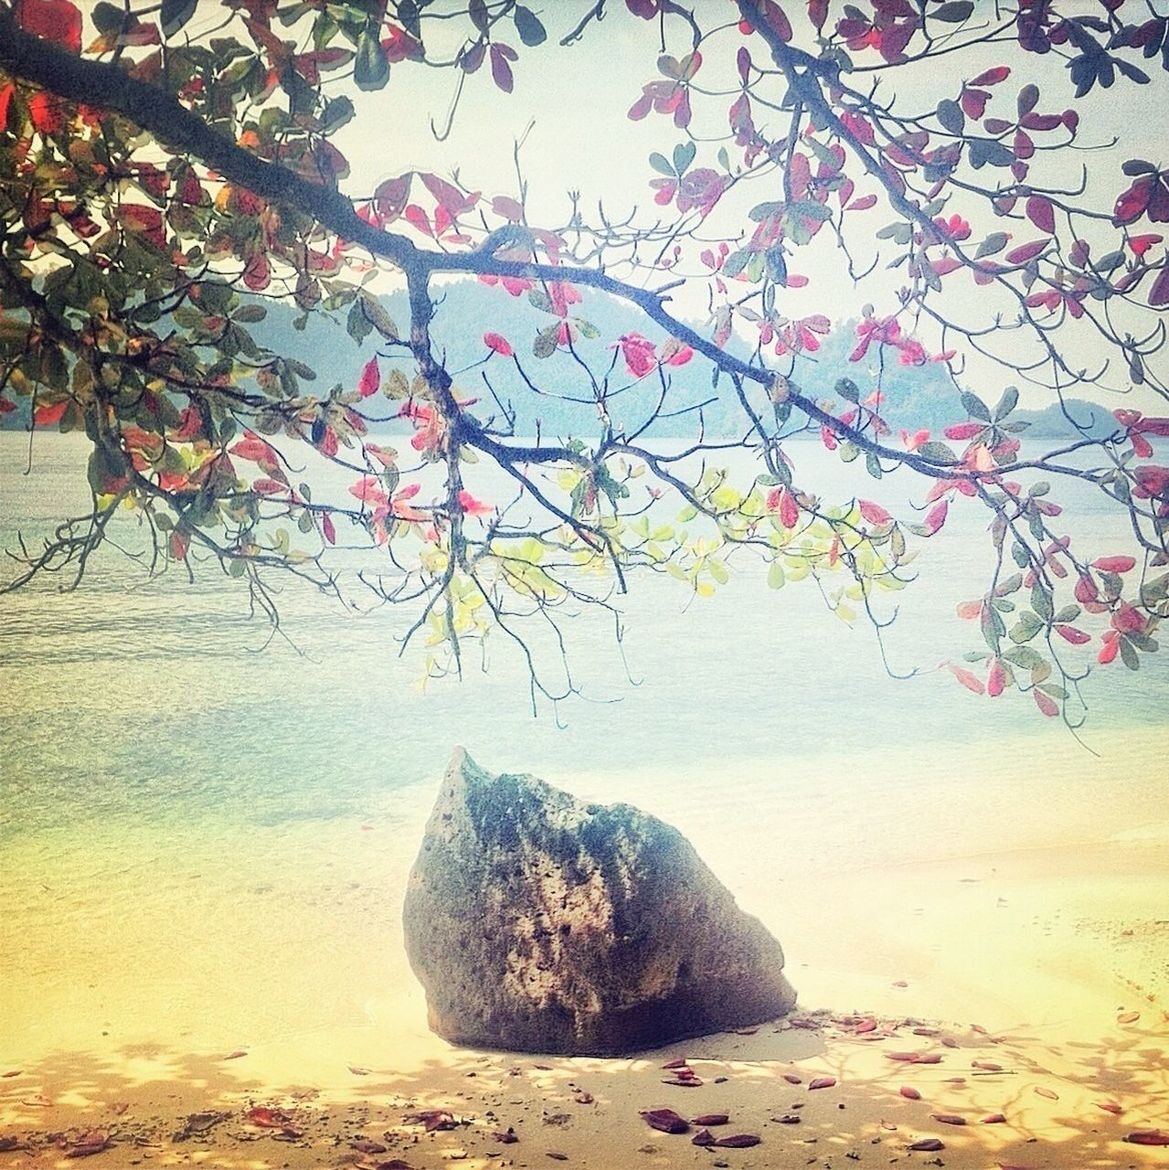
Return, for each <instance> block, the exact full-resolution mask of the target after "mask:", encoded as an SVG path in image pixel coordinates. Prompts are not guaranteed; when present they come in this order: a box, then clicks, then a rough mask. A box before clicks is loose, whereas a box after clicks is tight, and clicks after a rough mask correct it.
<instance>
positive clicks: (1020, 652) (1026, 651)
mask: <svg viewBox="0 0 1169 1170" xmlns="http://www.w3.org/2000/svg"><path fill="white" fill-rule="evenodd" d="M1003 657H1004V658H1005V659H1006V660H1007V661H1008V662H1013V663H1014V664H1015V665H1016V666H1018V667H1021V668H1022V669H1023V670H1039V669H1041V668H1042V667H1044V666H1046V665H1047V659H1046V658H1044V657H1043V655H1042V654H1040V653H1038V652H1037V651H1035V650H1033V649H1032V648H1031V647H1030V646H1012V647H1011V648H1010V649H1009V650H1007V651H1004V653H1003Z"/></svg>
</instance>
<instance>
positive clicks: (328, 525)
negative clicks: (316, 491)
mask: <svg viewBox="0 0 1169 1170" xmlns="http://www.w3.org/2000/svg"><path fill="white" fill-rule="evenodd" d="M321 533H322V534H323V535H324V538H325V540H326V541H328V542H329V544H336V543H337V529H336V527H335V526H334V524H333V517H332V516H330V515H329V513H328V512H322V513H321Z"/></svg>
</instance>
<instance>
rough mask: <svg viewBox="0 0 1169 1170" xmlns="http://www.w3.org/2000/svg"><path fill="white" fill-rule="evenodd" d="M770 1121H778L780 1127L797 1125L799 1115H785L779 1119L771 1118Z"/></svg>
mask: <svg viewBox="0 0 1169 1170" xmlns="http://www.w3.org/2000/svg"><path fill="white" fill-rule="evenodd" d="M771 1120H772V1121H778V1122H779V1124H780V1125H799V1124H800V1115H799V1114H798V1113H785V1114H783V1115H782V1116H781V1117H773V1118H772V1119H771Z"/></svg>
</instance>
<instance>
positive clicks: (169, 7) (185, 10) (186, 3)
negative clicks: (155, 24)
mask: <svg viewBox="0 0 1169 1170" xmlns="http://www.w3.org/2000/svg"><path fill="white" fill-rule="evenodd" d="M197 7H198V0H162V9H161V11H160V13H159V18H160V20H161V23H162V35H163V36H164V37H173V36H174V35H175V33H177V32H178V31H179V29H181V28H182V27H183V25H184V24H186V23H187V21H188V20H190V19H191V17H192V16H194V15H195V9H196V8H197Z"/></svg>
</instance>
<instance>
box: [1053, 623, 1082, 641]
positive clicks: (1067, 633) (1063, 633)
mask: <svg viewBox="0 0 1169 1170" xmlns="http://www.w3.org/2000/svg"><path fill="white" fill-rule="evenodd" d="M1055 632H1056V633H1057V634H1058V635H1059V636H1060V637H1061V638H1063V640H1064V641H1065V642H1071V644H1072V645H1073V646H1082V645H1083V644H1084V643H1085V642H1087V641H1090V639H1089V637H1088V635H1087V634H1085V633H1084V631H1083V630H1077V629H1076V627H1075V626H1065V625H1058V626H1056V627H1055Z"/></svg>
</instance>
